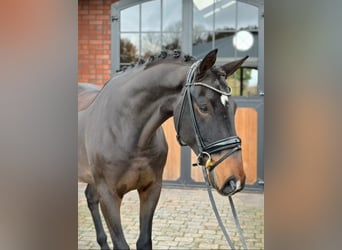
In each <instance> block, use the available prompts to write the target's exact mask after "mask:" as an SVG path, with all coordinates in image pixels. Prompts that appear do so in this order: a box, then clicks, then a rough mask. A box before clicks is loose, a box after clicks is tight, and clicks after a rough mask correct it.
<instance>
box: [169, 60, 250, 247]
mask: <svg viewBox="0 0 342 250" xmlns="http://www.w3.org/2000/svg"><path fill="white" fill-rule="evenodd" d="M200 63H201V61H196V62H195V63H194V64H193V65H191V67H190V70H189V71H188V73H187V77H186V84H185V91H184V94H183V99H182V104H181V110H180V114H179V116H178V119H177V121H176V130H177V140H178V142H179V144H180V145H181V146H186V145H187V144H186V143H185V142H184V141H183V140H182V139H181V136H180V134H179V131H180V121H181V119H182V116H183V112H184V103H185V100H186V98H187V100H188V103H189V110H190V116H191V121H192V127H193V129H194V133H195V138H196V143H197V146H198V149H199V154H198V156H197V163H196V164H194V165H196V166H202V171H203V176H204V180H205V183H206V186H207V190H208V195H209V199H210V202H211V206H212V208H213V211H214V213H215V216H216V219H217V221H218V223H219V226H220V228H221V230H222V232H223V234H224V236H225V238H226V240H227V242H228V245H229V246H230V248H231V249H235V247H234V244H233V242H232V240H231V239H230V237H229V235H228V232H227V231H226V229H225V227H224V225H223V223H222V220H221V217H220V215H219V212H218V210H217V207H216V204H215V200H214V197H213V194H212V192H211V186H210V182H209V178H208V174H207V170H208V171H209V174H210V176H211V177H212V170H214V168H215V167H217V166H218V165H219V164H220V163H221V162H222V161H224V160H225V159H226V158H228V157H229V156H230V155H232V154H233V153H234V152H236V151H238V150H241V139H240V138H239V137H238V136H231V137H227V138H224V139H222V140H218V141H215V142H212V143H210V144H208V145H205V144H204V141H203V138H202V136H201V133H200V130H199V127H198V123H197V120H196V116H195V112H194V108H193V105H192V103H193V102H192V97H191V93H190V88H191V86H202V87H205V88H209V89H211V90H213V91H215V92H217V93H219V94H221V95H224V96H227V97H229V96H231V91H230V90H229V92H224V91H221V90H219V89H216V88H214V87H212V86H210V85H208V84H205V83H202V82H194V80H195V73H196V70H197V67H198V65H199V64H200ZM227 149H230V151H228V152H227V153H226V154H224V155H223V156H222V157H221V158H220V159H219V160H218V161H216V162H215V163H214V164H212V162H211V155H212V154H214V153H218V152H221V151H223V150H227ZM204 157H207V161H206V163H205V165H203V160H204ZM212 178H215V177H212ZM212 185H215V188H216V190H217V191H218V192H220V191H219V189H218V187H217V186H216V183H215V182H213V183H212ZM228 200H229V204H230V207H231V209H232V213H233V217H234V222H235V225H236V228H237V230H238V234H239V237H240V240H241V243H242V245H243V249H246V250H247V245H246V242H245V239H244V237H243V234H242V230H241V226H240V222H239V220H238V217H237V214H236V210H235V206H234V203H233V199H232V197H231V196H229V197H228Z"/></svg>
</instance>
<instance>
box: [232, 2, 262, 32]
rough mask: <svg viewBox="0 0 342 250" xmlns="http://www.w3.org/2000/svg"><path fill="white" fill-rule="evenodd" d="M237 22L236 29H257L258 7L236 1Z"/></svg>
mask: <svg viewBox="0 0 342 250" xmlns="http://www.w3.org/2000/svg"><path fill="white" fill-rule="evenodd" d="M237 8H238V23H237V29H238V30H239V29H248V30H257V29H258V27H259V25H258V8H257V7H256V6H253V5H250V4H246V3H242V2H238V4H237Z"/></svg>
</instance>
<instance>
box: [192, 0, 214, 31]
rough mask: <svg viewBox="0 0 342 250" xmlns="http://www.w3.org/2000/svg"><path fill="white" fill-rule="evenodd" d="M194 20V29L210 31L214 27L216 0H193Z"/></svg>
mask: <svg viewBox="0 0 342 250" xmlns="http://www.w3.org/2000/svg"><path fill="white" fill-rule="evenodd" d="M193 2H194V9H193V20H194V27H193V28H194V29H199V30H201V31H202V32H203V31H210V30H212V29H213V20H214V15H213V13H214V5H213V4H214V1H213V0H193Z"/></svg>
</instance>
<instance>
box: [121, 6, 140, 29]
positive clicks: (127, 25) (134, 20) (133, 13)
mask: <svg viewBox="0 0 342 250" xmlns="http://www.w3.org/2000/svg"><path fill="white" fill-rule="evenodd" d="M120 30H121V31H124V32H127V31H139V5H136V6H133V7H130V8H127V9H124V10H122V11H121V12H120Z"/></svg>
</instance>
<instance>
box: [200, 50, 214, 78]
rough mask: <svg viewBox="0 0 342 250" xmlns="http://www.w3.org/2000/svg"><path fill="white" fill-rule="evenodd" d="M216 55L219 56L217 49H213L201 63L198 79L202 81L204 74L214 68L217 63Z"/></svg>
mask: <svg viewBox="0 0 342 250" xmlns="http://www.w3.org/2000/svg"><path fill="white" fill-rule="evenodd" d="M216 55H217V49H213V50H212V51H210V52H209V53H208V54H207V55H206V56H205V57H204V58H203V59H202V61H201V64H200V65H199V67H198V72H197V76H196V78H197V79H201V78H202V77H203V76H204V74H205V73H206V72H207V71H208V70H209V69H210V68H211V67H212V66H214V64H215V62H216Z"/></svg>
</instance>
